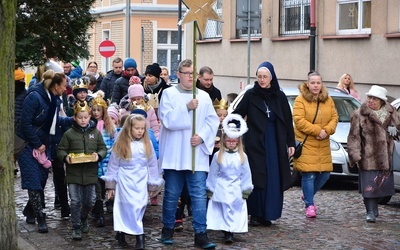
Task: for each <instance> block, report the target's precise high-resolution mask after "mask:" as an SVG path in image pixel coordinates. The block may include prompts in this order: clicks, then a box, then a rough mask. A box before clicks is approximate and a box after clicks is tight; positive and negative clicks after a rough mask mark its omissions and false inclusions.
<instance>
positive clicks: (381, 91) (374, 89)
mask: <svg viewBox="0 0 400 250" xmlns="http://www.w3.org/2000/svg"><path fill="white" fill-rule="evenodd" d="M366 95H367V96H373V97H377V98H379V99H381V100H383V101H387V97H386V95H387V90H386V89H385V88H384V87H380V86H378V85H372V86H371V89H370V90H369V91H368V93H366Z"/></svg>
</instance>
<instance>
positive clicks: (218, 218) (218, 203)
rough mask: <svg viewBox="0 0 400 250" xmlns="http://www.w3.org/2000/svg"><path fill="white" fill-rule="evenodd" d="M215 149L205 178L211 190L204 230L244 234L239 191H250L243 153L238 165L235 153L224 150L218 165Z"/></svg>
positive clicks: (243, 207) (244, 217)
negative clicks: (242, 160)
mask: <svg viewBox="0 0 400 250" xmlns="http://www.w3.org/2000/svg"><path fill="white" fill-rule="evenodd" d="M220 153H221V151H218V152H217V153H215V154H214V157H213V160H212V162H211V165H210V172H209V173H208V177H207V181H206V183H207V190H209V191H211V192H213V195H212V197H211V199H210V200H209V202H208V208H207V229H211V230H223V231H227V232H232V233H245V232H247V231H248V226H247V217H248V215H247V205H246V200H245V199H243V198H242V192H244V191H247V192H248V193H249V192H250V191H251V190H253V183H252V181H251V172H250V167H249V162H248V160H247V156H246V157H245V161H244V163H243V164H241V161H240V155H239V153H238V152H234V153H228V152H224V155H223V159H222V163H221V164H218V162H217V160H218V154H220Z"/></svg>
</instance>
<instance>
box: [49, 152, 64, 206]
mask: <svg viewBox="0 0 400 250" xmlns="http://www.w3.org/2000/svg"><path fill="white" fill-rule="evenodd" d="M52 166H53V183H54V189H55V192H56V196H58V199H59V201H60V204H61V208H64V209H65V208H67V207H68V191H67V184H65V170H64V163H63V162H62V161H60V160H59V159H53V161H52Z"/></svg>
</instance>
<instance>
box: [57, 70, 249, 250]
mask: <svg viewBox="0 0 400 250" xmlns="http://www.w3.org/2000/svg"><path fill="white" fill-rule="evenodd" d="M156 66H157V67H158V65H156V64H153V65H149V67H148V68H147V69H146V76H147V78H148V79H150V80H151V78H152V76H153V75H152V73H154V72H156V73H157V76H156V77H155V80H157V79H158V80H157V81H155V82H156V85H155V86H158V85H157V82H158V83H160V82H162V80H159V79H160V78H159V76H158V73H159V70H158V69H157V70H155V68H156ZM93 78H94V77H93ZM147 78H146V79H147ZM143 79H144V78H141V77H140V76H135V75H134V76H131V77H130V80H129V85H130V86H129V87H128V90H127V94H126V96H124V97H123V98H122V99H121V101H120V103H119V104H118V105H117V103H112V104H110V101H109V100H107V99H106V98H105V96H104V93H103V92H102V91H101V90H98V91H96V92H94V91H93V90H91V88H90V83H91V81H93V79H90V78H89V77H88V76H83V77H80V78H75V79H73V80H71V81H70V83H69V84H70V86H71V89H72V91H71V94H70V95H69V96H68V98H67V100H68V103H67V105H65V106H64V111H65V115H66V116H70V117H73V120H74V122H73V125H72V126H71V127H70V128H69V129H68V130H66V132H64V134H63V135H62V139H61V141H60V143H59V145H58V149H57V157H58V159H57V160H59V161H60V162H61V163H64V164H65V183H66V185H67V187H68V192H69V199H70V201H69V202H70V211H69V208H68V212H65V211H64V212H63V217H68V215H69V213H70V215H71V216H70V221H71V224H72V228H73V231H72V239H74V240H82V236H83V235H84V234H86V233H88V232H89V223H88V220H89V218H90V216H91V217H92V218H93V219H94V220H95V222H96V226H97V227H102V226H104V225H105V221H104V212H105V211H104V204H105V207H106V208H107V211H108V212H110V213H113V224H114V231H115V232H116V235H115V239H116V240H117V241H118V243H119V244H120V245H121V246H125V245H127V242H126V239H125V237H126V235H135V236H136V245H135V249H144V248H145V236H144V230H143V227H144V225H143V222H142V220H143V217H144V214H145V211H146V207H147V205H148V201H149V200H150V204H151V205H158V200H157V195H158V194H159V192H160V191H161V190H162V188H163V187H164V183H165V181H164V179H163V175H162V174H163V170H162V169H161V164H159V162H158V157H159V145H158V140H159V135H160V127H162V126H160V125H161V124H160V120H159V118H158V114H157V112H156V110H155V108H158V107H159V103H157V104H156V105H152V102H154V100H153V99H151V100H149V98H148V95H147V94H145V89H144V87H143V83H142V80H143ZM150 80H148V81H150ZM92 85H93V84H92ZM146 86H149V85H148V84H147V85H146ZM168 87H169V86H168ZM164 89H167V87H165V88H163V89H162V90H164ZM162 90H159V91H158V92H157V93H158V95H159V96H161V92H162ZM178 92H179V90H178ZM158 102H159V100H158ZM153 106H154V107H153ZM211 107H212V106H211ZM188 108H189V106H188ZM214 108H215V113H216V115H218V117H219V120H220V126H219V130H218V133H217V135H216V139H215V144H214V151H213V152H212V154H211V156H210V163H211V167H210V174H209V175H208V178H207V182H206V183H207V190H208V192H207V194H209V198H210V199H209V201H208V203H209V204H208V212H207V217H210V219H209V220H210V222H209V224H208V227H207V229H210V230H222V231H224V233H225V242H226V243H231V242H232V240H233V233H242V232H246V231H247V210H246V206H245V204H246V203H245V200H244V199H245V198H246V196H248V195H249V193H250V192H251V190H252V184H251V177H250V176H251V175H250V174H249V166H248V161H247V157H246V155H245V154H244V152H243V147H242V142H241V138H240V137H241V135H242V134H243V133H245V132H246V130H247V128H246V126H245V122H244V123H243V122H242V121H241V120H240V119H238V117H234V118H232V117H227V108H228V104H227V103H226V101H225V100H224V99H222V100H215V101H214ZM214 115H215V114H214ZM228 120H229V121H228ZM225 121H226V122H227V124H226V126H225V127H224V128H223V122H225ZM237 121H239V123H240V126H236V124H235V126H233V125H232V124H234V123H233V122H237ZM228 123H229V124H228ZM215 131H216V130H215ZM228 131H230V133H231V134H228V133H227V132H228ZM82 138H83V140H82ZM198 138H200V137H198ZM226 189H229V192H226V191H227V190H226ZM185 190H186V195H185V194H184V193H182V194H181V201H182V202H181V203H180V204H181V206H179V207H178V209H177V212H176V225H175V226H176V228H175V229H176V231H179V230H182V229H183V227H182V217H183V215H184V213H183V209H184V206H185V205H186V206H187V208H188V215H191V206H190V205H191V201H190V197H189V194H188V193H187V189H185ZM224 190H225V191H224ZM211 194H212V195H211ZM56 195H57V191H56ZM222 197H224V199H222ZM226 197H230V198H229V199H225V198H226ZM182 205H183V206H182ZM225 208H229V209H231V210H230V211H232V213H229V214H226V213H225V211H224V210H225ZM66 213H68V214H66ZM211 218H212V219H211ZM217 218H218V220H215V219H217ZM237 219H240V223H236V222H235V220H237ZM213 220H214V222H212V221H213ZM220 222H225V223H220ZM228 222H230V223H228ZM210 246H211V245H210Z"/></svg>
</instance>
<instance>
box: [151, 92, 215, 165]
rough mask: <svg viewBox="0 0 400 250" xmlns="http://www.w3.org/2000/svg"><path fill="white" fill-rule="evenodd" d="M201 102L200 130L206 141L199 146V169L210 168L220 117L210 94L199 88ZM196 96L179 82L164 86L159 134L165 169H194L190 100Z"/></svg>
mask: <svg viewBox="0 0 400 250" xmlns="http://www.w3.org/2000/svg"><path fill="white" fill-rule="evenodd" d="M196 91H197V95H196V99H197V100H198V101H199V105H198V107H197V109H196V134H198V135H199V136H200V137H201V138H202V139H203V141H204V143H202V144H200V145H198V146H197V147H196V148H195V166H196V169H195V170H196V171H205V172H208V170H209V155H210V154H211V153H212V151H213V148H214V141H215V135H216V134H217V130H218V126H219V119H218V116H217V114H216V112H215V109H214V107H213V104H212V102H211V99H210V96H209V95H208V94H207V93H206V92H205V91H203V90H199V89H196ZM192 99H193V94H192V91H191V90H190V91H185V90H182V89H181V88H180V87H179V85H176V86H173V87H170V88H167V89H165V90H164V92H163V95H162V98H161V102H160V107H159V109H158V112H159V119H160V121H161V127H160V137H159V150H160V151H159V152H160V158H159V162H160V164H161V167H162V169H173V170H178V171H179V170H192V146H191V145H190V138H191V137H192V122H193V118H192V117H193V110H190V111H189V110H188V108H187V106H186V105H187V103H189V102H190V100H192Z"/></svg>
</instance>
